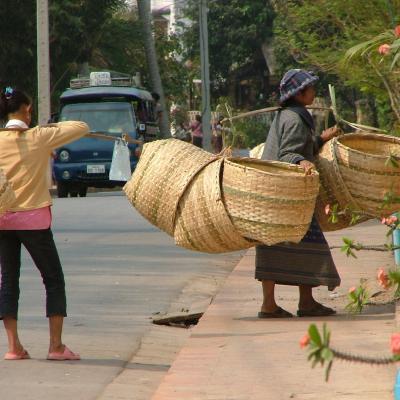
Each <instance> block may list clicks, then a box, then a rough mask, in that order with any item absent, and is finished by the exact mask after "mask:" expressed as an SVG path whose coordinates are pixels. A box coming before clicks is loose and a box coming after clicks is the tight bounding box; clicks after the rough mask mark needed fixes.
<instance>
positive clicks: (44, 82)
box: [36, 0, 50, 124]
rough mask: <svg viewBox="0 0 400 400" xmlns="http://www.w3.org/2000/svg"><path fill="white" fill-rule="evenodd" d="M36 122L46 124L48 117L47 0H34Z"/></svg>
mask: <svg viewBox="0 0 400 400" xmlns="http://www.w3.org/2000/svg"><path fill="white" fill-rule="evenodd" d="M36 23H37V25H36V32H37V73H38V122H39V124H47V122H48V120H49V118H50V55H49V6H48V0H37V1H36Z"/></svg>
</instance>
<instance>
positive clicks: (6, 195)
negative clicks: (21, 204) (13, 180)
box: [0, 169, 15, 214]
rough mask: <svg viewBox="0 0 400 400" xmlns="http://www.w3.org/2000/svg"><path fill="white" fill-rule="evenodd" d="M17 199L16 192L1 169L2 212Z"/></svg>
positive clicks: (0, 198) (0, 207)
mask: <svg viewBox="0 0 400 400" xmlns="http://www.w3.org/2000/svg"><path fill="white" fill-rule="evenodd" d="M14 200H15V194H14V191H13V190H12V187H11V185H10V183H9V182H8V180H7V177H6V175H5V174H4V172H3V171H2V170H1V169H0V214H4V213H5V212H6V211H7V209H8V208H9V207H10V206H11V205H12V203H13V202H14Z"/></svg>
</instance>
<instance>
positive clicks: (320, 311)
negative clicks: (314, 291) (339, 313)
mask: <svg viewBox="0 0 400 400" xmlns="http://www.w3.org/2000/svg"><path fill="white" fill-rule="evenodd" d="M334 314H336V311H335V310H334V309H333V308H329V307H325V306H324V305H322V304H319V303H317V304H316V305H315V306H314V307H312V308H309V309H305V310H300V309H298V310H297V316H299V317H328V316H329V315H334Z"/></svg>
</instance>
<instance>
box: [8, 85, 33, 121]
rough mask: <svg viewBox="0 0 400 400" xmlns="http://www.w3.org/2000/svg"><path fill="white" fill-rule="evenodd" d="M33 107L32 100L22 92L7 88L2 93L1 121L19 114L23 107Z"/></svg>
mask: <svg viewBox="0 0 400 400" xmlns="http://www.w3.org/2000/svg"><path fill="white" fill-rule="evenodd" d="M23 104H24V105H27V106H29V105H31V104H32V99H31V98H30V97H29V96H28V95H27V94H26V93H25V92H23V91H22V90H19V89H14V88H12V87H6V88H5V89H3V90H2V91H1V93H0V120H5V119H7V115H8V114H12V113H15V112H17V111H18V110H19V109H20V107H21V106H22V105H23Z"/></svg>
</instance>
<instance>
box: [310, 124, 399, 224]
mask: <svg viewBox="0 0 400 400" xmlns="http://www.w3.org/2000/svg"><path fill="white" fill-rule="evenodd" d="M390 156H394V157H395V158H396V159H397V160H398V161H399V162H400V139H399V138H395V137H392V136H388V135H379V134H376V133H370V132H361V133H352V134H347V135H344V136H341V137H337V138H334V139H332V140H331V141H329V142H327V143H326V144H325V145H324V146H323V147H322V149H321V152H320V154H319V156H318V159H317V163H316V164H317V168H318V171H319V172H320V180H321V187H320V193H319V196H318V199H317V204H316V217H317V220H318V222H319V224H320V225H321V228H322V229H323V230H324V231H333V230H338V229H342V228H345V227H347V226H349V225H350V221H351V217H350V216H344V215H340V214H339V216H338V218H339V221H338V223H335V224H332V223H330V222H329V221H328V216H327V215H326V214H325V206H326V205H327V204H329V205H331V206H332V205H334V204H338V206H339V210H343V209H345V208H346V207H350V208H351V209H352V210H354V211H361V212H362V213H364V216H363V218H361V219H360V220H359V221H358V222H363V221H365V220H367V219H369V218H374V217H376V218H380V217H382V216H388V215H390V214H392V213H393V212H395V211H398V208H399V205H398V203H397V204H396V203H395V202H394V203H392V204H388V205H387V206H385V207H382V205H383V201H384V197H385V195H386V194H388V193H392V195H393V196H397V197H398V196H400V168H398V167H395V166H393V165H391V164H390V163H389V162H388V158H389V157H390Z"/></svg>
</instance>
